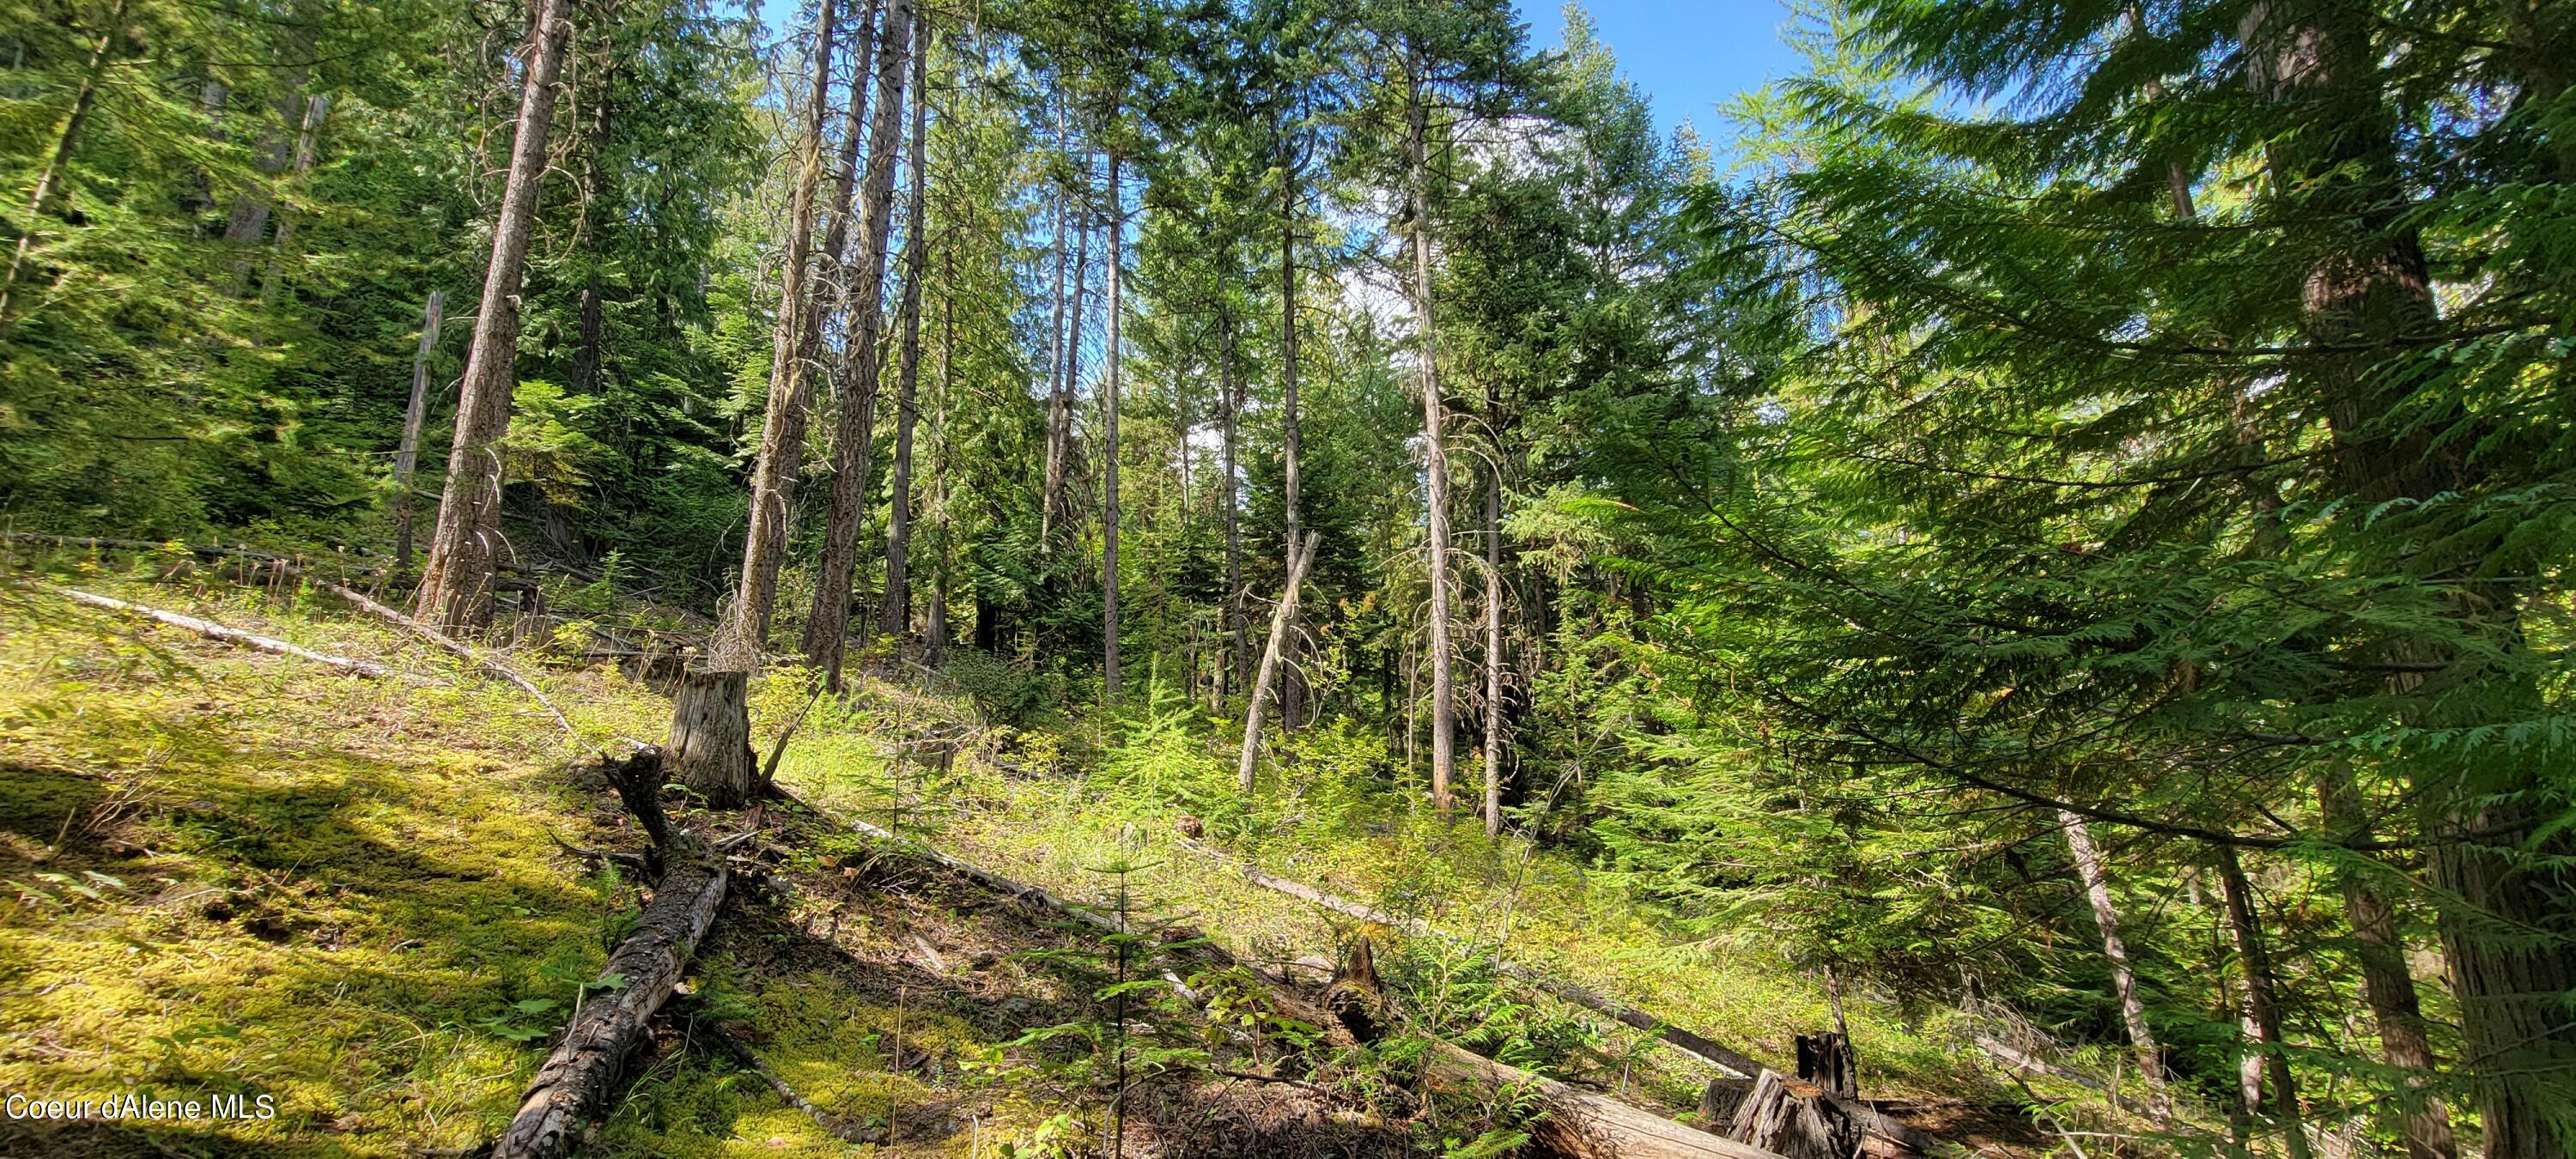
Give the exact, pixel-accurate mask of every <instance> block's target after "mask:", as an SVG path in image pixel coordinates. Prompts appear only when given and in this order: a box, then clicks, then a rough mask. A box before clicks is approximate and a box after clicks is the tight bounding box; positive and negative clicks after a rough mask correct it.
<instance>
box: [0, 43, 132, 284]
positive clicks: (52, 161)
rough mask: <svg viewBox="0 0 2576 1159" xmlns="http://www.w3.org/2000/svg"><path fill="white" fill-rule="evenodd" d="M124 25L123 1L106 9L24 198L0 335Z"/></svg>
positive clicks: (6, 281) (0, 278)
mask: <svg viewBox="0 0 2576 1159" xmlns="http://www.w3.org/2000/svg"><path fill="white" fill-rule="evenodd" d="M124 23H125V0H116V3H114V4H112V5H109V6H108V9H107V27H106V28H105V29H103V30H101V31H100V32H99V34H98V43H97V44H94V45H92V46H91V47H90V50H89V64H88V66H87V67H85V68H83V69H82V70H81V83H80V90H79V91H78V92H76V93H74V94H73V96H72V111H71V112H70V113H69V114H68V115H66V116H65V117H64V118H63V129H62V132H60V133H57V134H55V136H54V150H53V152H51V153H49V154H46V156H45V167H44V169H43V170H41V171H39V172H38V173H37V174H36V189H35V192H34V193H33V194H31V195H29V197H28V198H27V225H26V228H24V229H21V230H19V231H18V248H17V249H16V250H15V251H14V252H12V253H11V254H10V255H9V270H8V273H7V274H6V275H5V276H0V334H5V333H7V332H8V327H9V295H10V294H11V292H13V291H15V290H16V289H17V288H18V279H20V278H22V277H24V276H26V273H27V261H28V258H29V257H30V256H31V255H32V254H34V253H35V250H36V222H37V220H38V219H40V218H42V217H43V216H44V215H45V207H46V206H47V205H50V204H52V203H53V201H54V195H55V194H56V193H57V192H58V191H59V190H60V189H61V187H62V185H63V183H64V181H65V180H66V178H67V176H68V173H67V171H68V169H69V167H70V165H71V160H72V149H73V147H74V146H76V145H78V144H80V135H81V126H83V125H85V124H87V123H89V111H90V109H91V108H92V107H94V106H96V105H97V104H98V86H99V82H100V81H101V80H104V79H105V78H106V76H107V61H108V52H109V50H110V49H112V48H114V47H115V46H116V37H117V33H118V32H119V31H120V30H121V29H122V26H123V25H124Z"/></svg>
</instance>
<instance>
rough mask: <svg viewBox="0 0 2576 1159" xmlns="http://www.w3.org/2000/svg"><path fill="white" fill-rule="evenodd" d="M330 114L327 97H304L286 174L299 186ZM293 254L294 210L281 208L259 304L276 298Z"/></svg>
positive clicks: (306, 172) (311, 170)
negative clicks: (323, 122) (293, 151)
mask: <svg viewBox="0 0 2576 1159" xmlns="http://www.w3.org/2000/svg"><path fill="white" fill-rule="evenodd" d="M330 115H331V98H330V97H328V96H308V97H306V98H304V115H303V117H302V118H301V120H300V122H299V124H298V125H297V127H296V130H295V154H294V161H293V163H292V164H291V165H290V166H289V168H288V170H287V171H288V172H289V173H291V174H293V175H294V177H295V179H296V183H297V185H299V186H301V185H302V184H303V179H304V178H305V177H306V176H307V175H309V174H311V173H312V172H313V163H314V161H315V159H316V156H317V154H316V150H317V148H318V146H319V143H320V140H321V134H322V120H323V118H325V117H328V116H330ZM294 257H295V211H294V210H293V209H291V208H285V207H281V208H280V209H279V210H278V214H277V242H276V244H275V245H274V246H272V247H270V251H269V262H268V277H267V280H266V281H265V282H264V283H263V284H262V285H261V287H260V301H261V302H262V303H270V302H274V301H276V300H277V290H278V286H279V284H280V280H281V279H282V278H284V276H285V270H286V263H287V262H289V261H291V260H293V259H294Z"/></svg>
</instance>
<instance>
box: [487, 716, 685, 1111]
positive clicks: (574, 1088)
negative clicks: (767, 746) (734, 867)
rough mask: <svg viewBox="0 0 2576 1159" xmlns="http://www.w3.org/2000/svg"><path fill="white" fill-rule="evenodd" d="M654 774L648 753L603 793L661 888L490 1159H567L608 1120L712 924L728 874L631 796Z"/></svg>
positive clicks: (654, 758) (614, 773) (616, 772)
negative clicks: (621, 1083) (622, 816)
mask: <svg viewBox="0 0 2576 1159" xmlns="http://www.w3.org/2000/svg"><path fill="white" fill-rule="evenodd" d="M660 766H661V753H660V751H659V750H655V749H649V748H648V749H645V750H643V751H641V752H638V753H636V754H635V755H634V756H633V757H631V758H629V759H628V760H627V761H625V762H623V763H622V764H621V763H618V762H611V767H610V769H609V772H608V775H609V780H610V782H611V784H613V785H615V786H617V788H618V790H619V792H618V795H619V796H620V797H621V798H622V799H623V800H624V801H625V804H626V806H627V808H628V809H629V810H630V811H632V812H633V813H635V815H636V819H637V821H639V822H640V823H642V825H643V826H644V831H645V832H647V833H650V834H653V835H654V836H655V837H656V839H657V842H658V843H657V844H656V846H655V849H654V853H655V855H656V857H655V859H656V860H657V861H659V862H660V863H661V864H662V865H663V866H664V868H663V870H662V879H661V882H660V884H659V885H657V886H655V887H654V890H653V900H652V903H651V904H649V905H647V906H645V907H644V914H643V916H642V917H641V918H639V919H637V921H636V924H635V932H634V933H632V934H630V935H628V936H627V938H626V940H625V941H624V942H621V943H619V944H618V947H617V952H616V953H613V954H610V955H609V956H608V965H607V967H606V968H605V969H604V970H603V971H601V975H600V976H601V977H602V978H603V979H607V980H609V985H608V988H607V992H606V993H603V994H599V995H594V996H591V997H590V998H589V1000H587V1001H585V1002H583V1003H582V1004H581V1005H580V1007H579V1008H578V1009H577V1010H575V1011H574V1013H573V1019H572V1025H571V1026H569V1027H567V1028H566V1029H565V1030H564V1036H563V1041H562V1042H561V1043H559V1044H558V1045H557V1046H556V1047H555V1050H554V1053H553V1054H552V1055H549V1056H547V1058H546V1061H545V1065H543V1066H540V1067H538V1068H537V1076H536V1079H535V1080H534V1081H532V1082H530V1083H529V1084H528V1093H527V1097H526V1098H524V1099H523V1100H521V1101H520V1104H519V1113H518V1114H517V1115H516V1116H514V1117H513V1118H512V1119H511V1120H510V1125H509V1127H508V1128H507V1129H506V1130H504V1131H502V1132H501V1138H500V1140H499V1141H498V1142H495V1143H494V1144H493V1145H492V1159H554V1157H556V1156H562V1155H568V1154H571V1153H572V1150H573V1148H574V1147H575V1146H577V1145H578V1144H579V1143H580V1141H581V1140H580V1134H581V1131H582V1128H583V1126H584V1124H587V1123H589V1122H590V1121H592V1120H593V1119H596V1118H599V1117H600V1116H601V1115H602V1114H604V1113H605V1112H606V1111H607V1109H608V1102H609V1096H610V1094H611V1093H613V1092H614V1091H615V1090H616V1089H617V1082H618V1079H619V1078H620V1077H622V1076H621V1072H622V1071H623V1069H624V1067H625V1063H626V1058H627V1056H628V1055H629V1054H630V1053H631V1052H632V1051H633V1049H634V1046H635V1042H636V1040H637V1039H638V1038H640V1037H642V1036H643V1034H644V1028H645V1026H646V1024H648V1023H650V1022H651V1021H652V1020H653V1015H654V1013H655V1012H656V1011H658V1010H660V1009H661V1008H662V1004H663V1002H665V1001H667V1000H668V999H669V998H670V996H671V992H672V991H673V990H674V989H675V988H677V987H678V986H679V983H680V975H681V974H682V972H683V971H685V970H686V969H687V968H688V965H689V958H690V956H691V955H693V954H695V953H696V952H697V948H698V939H700V938H703V937H705V936H706V933H707V928H708V927H710V926H712V925H714V924H715V920H716V908H717V907H718V906H720V905H722V904H723V903H724V895H725V886H726V884H727V882H728V874H727V873H726V871H725V863H724V858H723V855H722V854H720V853H718V852H717V851H716V850H714V849H713V848H711V847H710V846H708V845H707V843H706V842H705V841H704V840H701V839H700V838H698V837H697V836H695V835H693V834H689V833H685V832H681V833H675V832H674V831H673V830H672V829H671V827H670V822H669V820H668V819H667V818H665V817H664V816H663V815H662V806H661V802H660V801H659V800H658V799H657V798H656V797H654V796H653V795H651V793H649V792H646V793H637V792H634V791H632V790H633V789H634V788H635V787H640V786H643V785H646V784H651V785H654V786H655V787H657V788H658V786H659V783H660V778H659V776H658V775H656V774H657V772H658V770H659V768H660Z"/></svg>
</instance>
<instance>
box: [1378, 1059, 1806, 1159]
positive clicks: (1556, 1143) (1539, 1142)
mask: <svg viewBox="0 0 2576 1159" xmlns="http://www.w3.org/2000/svg"><path fill="white" fill-rule="evenodd" d="M1429 1078H1430V1081H1431V1086H1432V1089H1433V1090H1437V1091H1441V1092H1443V1093H1446V1094H1454V1095H1466V1096H1471V1097H1477V1098H1486V1099H1491V1098H1493V1097H1494V1096H1495V1095H1497V1094H1500V1093H1501V1092H1503V1091H1506V1090H1510V1091H1518V1092H1522V1093H1524V1094H1526V1095H1529V1096H1532V1097H1534V1098H1535V1100H1536V1102H1537V1105H1538V1109H1539V1111H1540V1112H1541V1113H1540V1114H1539V1116H1538V1117H1537V1118H1536V1119H1534V1120H1532V1121H1530V1122H1528V1123H1526V1124H1524V1125H1523V1129H1525V1130H1527V1131H1528V1132H1529V1134H1530V1142H1531V1143H1532V1144H1534V1145H1535V1146H1536V1147H1537V1148H1538V1149H1539V1150H1540V1152H1541V1153H1543V1154H1547V1155H1554V1156H1559V1157H1560V1159H1781V1156H1779V1155H1778V1154H1776V1153H1774V1152H1771V1151H1767V1150H1764V1149H1762V1148H1760V1147H1756V1146H1753V1145H1751V1144H1747V1143H1741V1142H1737V1141H1736V1140H1733V1139H1729V1138H1727V1137H1725V1136H1723V1135H1712V1134H1710V1133H1708V1132H1706V1131H1702V1130H1698V1129H1696V1128H1693V1127H1688V1126H1684V1125H1682V1124H1680V1123H1676V1122H1674V1121H1672V1120H1671V1119H1667V1118H1665V1117H1663V1116H1662V1115H1658V1114H1656V1113H1654V1112H1652V1111H1649V1110H1645V1109H1644V1108H1641V1107H1632V1106H1630V1105H1628V1104H1626V1103H1623V1102H1620V1101H1619V1100H1617V1099H1614V1098H1611V1097H1609V1096H1607V1095H1597V1094H1593V1093H1592V1092H1590V1091H1586V1090H1582V1089H1579V1088H1577V1087H1573V1086H1569V1085H1567V1084H1565V1083H1561V1082H1558V1081H1556V1080H1555V1079H1552V1078H1548V1077H1546V1076H1545V1075H1536V1074H1531V1073H1530V1072H1528V1071H1525V1070H1521V1069H1519V1068H1517V1067H1513V1066H1507V1065H1505V1064H1503V1063H1499V1062H1495V1061H1494V1060H1492V1059H1490V1058H1485V1057H1482V1056H1480V1055H1475V1054H1471V1053H1469V1052H1467V1051H1465V1050H1461V1049H1459V1048H1458V1047H1455V1046H1451V1045H1449V1044H1447V1043H1445V1042H1444V1043H1439V1044H1437V1045H1436V1046H1434V1047H1433V1049H1432V1054H1431V1067H1430V1071H1429ZM1838 1159H1839V1157H1838Z"/></svg>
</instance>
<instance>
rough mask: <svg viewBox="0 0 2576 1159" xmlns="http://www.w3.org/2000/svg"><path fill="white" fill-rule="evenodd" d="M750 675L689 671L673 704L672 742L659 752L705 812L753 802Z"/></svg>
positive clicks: (698, 668) (692, 668)
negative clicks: (703, 803)
mask: <svg viewBox="0 0 2576 1159" xmlns="http://www.w3.org/2000/svg"><path fill="white" fill-rule="evenodd" d="M750 695H751V674H750V673H749V672H721V671H710V670H708V669H706V668H704V667H701V666H698V665H691V666H690V667H689V669H688V670H687V671H685V672H683V673H681V674H680V687H679V690H678V691H677V692H676V693H675V694H674V695H673V696H672V698H671V741H670V743H669V744H667V745H665V746H663V759H664V761H665V762H667V763H668V765H669V767H670V775H671V776H672V777H674V778H675V779H677V780H678V781H679V782H680V783H681V784H683V785H687V786H688V787H689V790H690V791H691V792H694V793H696V794H698V795H699V796H700V797H703V798H705V799H706V803H707V805H708V807H709V808H715V809H739V808H741V807H743V806H744V805H746V804H748V803H750V801H751V789H752V780H753V777H754V775H755V774H756V773H757V772H758V766H757V765H755V764H754V762H753V759H752V753H751V712H750V708H749V701H750Z"/></svg>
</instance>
